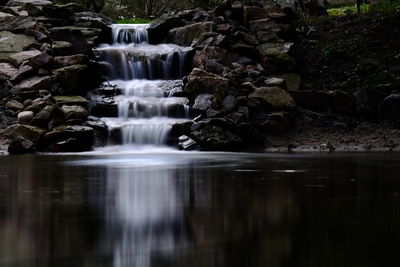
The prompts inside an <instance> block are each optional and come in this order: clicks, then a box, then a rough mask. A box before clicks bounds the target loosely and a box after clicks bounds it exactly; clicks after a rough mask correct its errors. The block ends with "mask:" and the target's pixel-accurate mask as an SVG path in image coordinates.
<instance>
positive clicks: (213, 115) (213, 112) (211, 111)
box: [206, 108, 222, 118]
mask: <svg viewBox="0 0 400 267" xmlns="http://www.w3.org/2000/svg"><path fill="white" fill-rule="evenodd" d="M221 115H222V113H221V112H220V111H218V110H216V109H213V108H209V109H207V111H206V116H207V118H218V117H221Z"/></svg>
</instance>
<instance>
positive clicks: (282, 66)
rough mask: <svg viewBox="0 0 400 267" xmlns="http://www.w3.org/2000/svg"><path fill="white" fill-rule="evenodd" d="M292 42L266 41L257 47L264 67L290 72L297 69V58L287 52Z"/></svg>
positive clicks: (275, 70)
mask: <svg viewBox="0 0 400 267" xmlns="http://www.w3.org/2000/svg"><path fill="white" fill-rule="evenodd" d="M291 45H292V43H265V44H261V45H259V46H258V47H257V49H258V52H259V53H260V56H261V60H262V63H263V67H264V68H265V69H268V70H271V71H274V72H289V71H292V70H294V69H295V67H296V60H295V59H294V58H293V57H291V56H289V55H288V54H287V53H288V51H289V49H290V47H291Z"/></svg>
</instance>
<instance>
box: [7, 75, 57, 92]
mask: <svg viewBox="0 0 400 267" xmlns="http://www.w3.org/2000/svg"><path fill="white" fill-rule="evenodd" d="M51 87H52V80H51V77H50V76H34V77H32V78H29V79H25V80H23V81H21V82H20V83H19V84H17V85H15V86H14V88H13V90H12V92H13V93H14V94H18V93H19V92H21V91H31V90H33V91H38V90H42V89H44V90H50V89H51Z"/></svg>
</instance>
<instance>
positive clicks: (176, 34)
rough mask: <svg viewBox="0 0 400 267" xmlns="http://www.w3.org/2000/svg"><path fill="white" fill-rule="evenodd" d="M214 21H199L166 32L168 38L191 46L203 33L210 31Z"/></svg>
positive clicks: (179, 43)
mask: <svg viewBox="0 0 400 267" xmlns="http://www.w3.org/2000/svg"><path fill="white" fill-rule="evenodd" d="M214 25H215V24H214V22H199V23H194V24H189V25H187V26H183V27H179V28H174V29H172V30H170V31H169V32H168V39H169V40H170V41H172V42H174V43H176V44H178V45H182V46H191V45H192V44H193V43H194V42H196V41H198V40H199V39H200V37H201V35H202V34H203V33H207V32H212V31H213V29H214Z"/></svg>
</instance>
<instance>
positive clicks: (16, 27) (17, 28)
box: [0, 16, 37, 33]
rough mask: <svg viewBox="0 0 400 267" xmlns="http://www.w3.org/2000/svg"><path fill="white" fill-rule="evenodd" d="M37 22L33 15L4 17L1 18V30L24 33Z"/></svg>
mask: <svg viewBox="0 0 400 267" xmlns="http://www.w3.org/2000/svg"><path fill="white" fill-rule="evenodd" d="M36 23H37V21H36V19H35V18H33V17H20V16H13V17H2V18H0V31H10V32H15V33H23V32H25V31H26V30H28V29H33V28H34V27H35V26H36Z"/></svg>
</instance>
